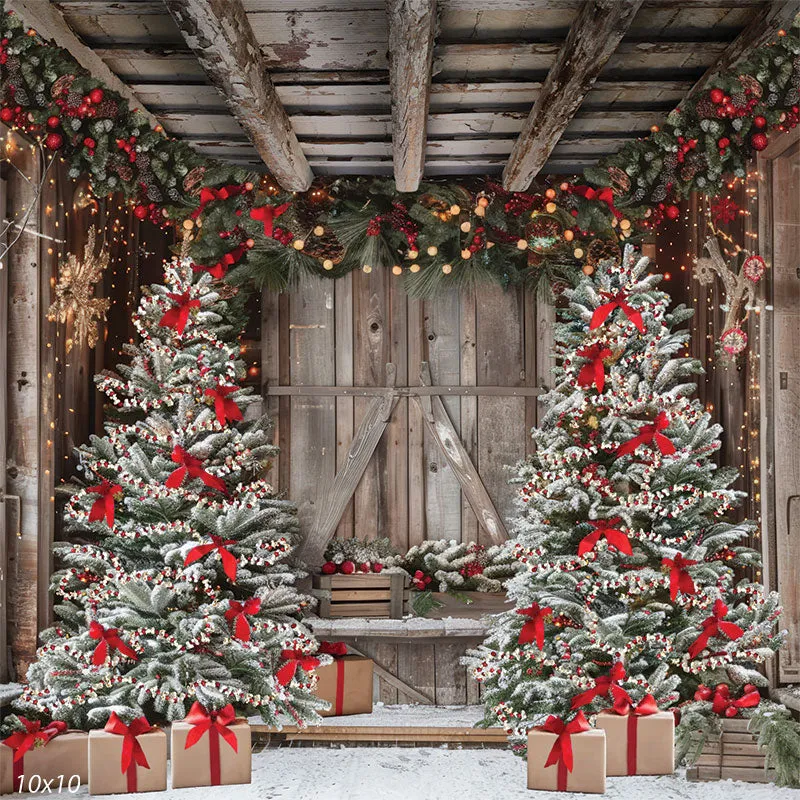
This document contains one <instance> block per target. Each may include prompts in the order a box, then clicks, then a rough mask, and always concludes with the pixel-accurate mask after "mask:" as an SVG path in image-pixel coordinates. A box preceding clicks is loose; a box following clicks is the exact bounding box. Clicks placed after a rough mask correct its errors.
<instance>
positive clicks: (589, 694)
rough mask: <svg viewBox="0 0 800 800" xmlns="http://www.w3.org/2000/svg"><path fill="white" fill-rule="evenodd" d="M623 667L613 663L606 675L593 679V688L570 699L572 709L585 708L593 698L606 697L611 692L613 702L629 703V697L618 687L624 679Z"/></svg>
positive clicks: (616, 662)
mask: <svg viewBox="0 0 800 800" xmlns="http://www.w3.org/2000/svg"><path fill="white" fill-rule="evenodd" d="M626 677H627V676H626V674H625V667H624V665H623V664H622V662H621V661H615V662H614V665H613V666H612V667H611V669H610V671H609V673H608V675H600V676H599V677H597V678H595V681H594V686H593V687H592V688H591V689H588V690H587V691H585V692H581V693H580V694H579V695H575V697H573V698H572V708H580V706H587V705H589V703H591V702H592V700H594V699H595V697H607V696H608V693H609V692H611V696H612V697H613V698H614V702H615V703H618V702H620V701H622V700H627V701H628V702H632V701H631V697H630V695H629V694H628V693H627V692H626V691H625V690H624V689H623V688H622V687H621V686H619V682H620V681H624V680H625V678H626Z"/></svg>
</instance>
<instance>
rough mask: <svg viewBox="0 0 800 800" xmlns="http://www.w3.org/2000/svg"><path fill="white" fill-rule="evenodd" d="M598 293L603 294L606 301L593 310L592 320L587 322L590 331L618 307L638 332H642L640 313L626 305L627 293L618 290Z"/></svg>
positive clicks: (597, 326)
mask: <svg viewBox="0 0 800 800" xmlns="http://www.w3.org/2000/svg"><path fill="white" fill-rule="evenodd" d="M600 294H601V295H603V297H605V298H606V299H607V300H608V302H607V303H603V305H601V306H598V307H597V308H596V309H595V310H594V314H592V321H591V322H590V323H589V330H590V331H593V330H594V329H595V328H599V327H600V326H601V325H602V324H603V323H604V322H605V321H606V320H607V319H608V318H609V316H611V312H612V311H614V309H615V308H618V309H620V310H621V311H622V312H623V313H624V314H625V316H626V317H627V318H628V319H629V320H630V321H631V322H632V323H633V324H634V325H635V326H636V327H637V328H638V329H639V332H640V333H644V322H643V321H642V315H641V314H640V313H639V312H638V311H636V310H635V309H633V308H631V307H630V305H628V302H627V301H628V295H626V294H625V292H621V291H620V292H617V293H616V294H611V293H610V292H600Z"/></svg>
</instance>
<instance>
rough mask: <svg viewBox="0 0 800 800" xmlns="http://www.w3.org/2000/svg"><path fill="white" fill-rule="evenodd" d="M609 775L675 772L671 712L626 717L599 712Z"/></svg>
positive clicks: (673, 717) (626, 715) (673, 721)
mask: <svg viewBox="0 0 800 800" xmlns="http://www.w3.org/2000/svg"><path fill="white" fill-rule="evenodd" d="M596 724H597V727H598V728H602V729H603V730H604V731H605V732H606V737H607V742H608V744H607V753H606V772H607V774H608V775H671V774H672V773H673V772H674V770H675V716H674V715H673V714H672V712H671V711H658V712H657V713H655V714H646V715H639V714H630V713H629V714H625V715H620V714H617V713H615V712H614V711H610V710H609V711H601V712H600V713H599V714H598V715H597V720H596Z"/></svg>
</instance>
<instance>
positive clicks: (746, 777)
mask: <svg viewBox="0 0 800 800" xmlns="http://www.w3.org/2000/svg"><path fill="white" fill-rule="evenodd" d="M747 723H748V720H746V719H724V720H722V735H721V736H720V738H719V739H716V740H714V741H711V740H709V741H707V742H706V744H705V746H704V747H703V751H702V753H701V754H700V757H699V758H698V759H697V761H696V762H695V764H694V766H692V767H690V768H689V769H687V770H686V779H687V780H689V781H719V780H726V779H727V778H730V779H731V780H734V781H750V782H751V783H770V782H771V781H773V780H774V779H775V773H774V771H773V770H770V771H769V772H767V770H766V769H765V761H766V756H765V754H764V751H763V750H760V749H759V747H758V745H757V744H756V741H757V740H756V737H755V736H753V734H752V733H749V732H748V730H747Z"/></svg>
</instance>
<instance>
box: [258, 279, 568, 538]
mask: <svg viewBox="0 0 800 800" xmlns="http://www.w3.org/2000/svg"><path fill="white" fill-rule="evenodd" d="M263 300H264V302H263V315H262V330H261V340H262V374H263V378H264V382H265V402H266V405H267V408H268V410H269V412H270V413H271V414H272V415H273V416H274V417H277V431H278V432H277V442H278V443H279V444H280V446H281V450H282V452H281V456H280V459H279V463H278V464H277V465H274V466H273V474H272V479H273V481H275V482H276V483H277V484H278V485H279V486H280V488H281V489H282V490H283V491H286V492H287V493H288V495H289V496H290V497H291V498H292V499H293V500H294V501H296V502H297V503H298V505H299V507H300V516H301V522H302V524H303V527H304V530H305V532H306V533H309V532H311V531H312V530H313V527H314V525H315V520H319V519H320V518H321V517H322V516H324V513H325V511H326V509H323V510H322V512H321V511H320V509H319V505H320V504H325V503H327V502H329V499H330V498H329V489H330V486H331V484H332V482H333V480H334V477H335V475H336V474H337V473H340V472H341V471H342V470H343V469H345V467H346V465H347V463H348V461H349V460H352V458H353V453H352V452H351V443H352V441H353V437H354V436H355V435H357V434H358V432H359V426H361V423H362V420H363V419H364V418H365V416H367V415H375V414H376V413H377V414H379V415H380V414H381V413H382V412H381V411H380V409H378V410H377V411H376V397H377V398H378V402H380V394H379V393H378V392H377V389H376V388H375V387H383V388H386V387H387V365H392V366H393V374H392V376H391V383H392V385H393V387H394V389H395V390H396V392H395V393H396V397H395V398H394V399H393V400H392V402H391V403H390V404H389V405H391V408H388V406H387V409H386V415H388V421H386V426H385V429H384V430H383V433H382V435H381V436H380V439H379V441H378V443H377V446H375V449H374V452H373V453H372V455H371V457H370V458H369V461H368V462H367V465H366V468H365V469H364V471H363V475H361V477H360V480H359V481H358V485H357V486H356V487H355V491H354V492H353V493H352V499H351V501H350V502H349V503H348V505H347V507H346V508H345V509H344V511H343V513H342V515H341V519H340V521H339V522H338V525H337V528H336V535H337V536H339V537H350V536H358V537H361V538H374V537H377V536H388V537H390V539H391V540H392V542H393V543H394V545H395V547H396V548H398V550H401V551H402V550H405V549H406V548H408V547H409V546H411V545H413V544H415V543H418V542H421V541H422V540H423V539H430V538H449V539H456V540H459V541H478V542H482V543H485V544H488V543H490V541H491V537H490V535H489V532H488V531H487V529H486V526H482V525H480V524H479V522H478V517H477V516H476V514H475V510H474V509H475V507H476V501H475V498H474V497H470V496H468V494H469V493H467V494H465V492H464V491H463V490H462V487H463V486H464V479H463V476H462V480H461V482H460V481H459V479H458V476H457V474H456V472H457V470H455V471H454V469H453V466H452V464H453V461H451V460H449V459H448V458H447V457H446V455H445V452H444V449H447V448H444V449H443V447H442V446H441V442H440V441H437V438H436V436H435V432H432V428H431V427H430V426H429V424H427V423H426V419H425V417H426V414H428V411H427V409H428V407H429V403H430V404H431V405H432V406H433V412H432V413H433V417H434V418H436V419H437V420H441V419H442V417H443V416H444V417H446V419H444V422H445V423H446V424H450V423H452V428H453V429H454V431H455V433H456V434H457V439H458V440H459V441H460V442H461V444H462V445H463V448H462V449H463V452H464V453H465V454H466V456H468V460H469V462H471V465H472V466H474V468H475V470H476V471H477V475H479V477H480V480H481V482H482V484H483V487H485V490H486V494H488V497H489V498H490V499H491V502H492V504H493V505H494V507H495V508H496V511H497V515H498V517H499V518H500V519H501V520H506V519H508V517H509V516H511V515H512V514H513V511H514V497H515V490H514V488H513V487H511V486H509V484H508V478H509V473H508V472H507V470H506V466H507V465H509V464H514V463H515V462H516V461H517V460H518V459H520V458H522V457H523V456H524V455H525V454H526V452H527V451H528V450H529V448H530V436H529V431H530V428H531V427H532V426H533V425H534V424H535V422H536V415H537V398H536V396H535V392H534V387H538V386H542V385H543V384H546V383H548V382H549V376H548V370H549V364H550V344H551V338H550V334H551V328H552V319H553V309H552V308H551V307H549V306H547V305H544V304H537V301H536V299H535V296H534V294H533V293H530V292H525V291H524V290H522V289H517V290H512V291H508V292H504V291H502V290H501V289H499V288H492V287H481V288H480V290H479V291H478V293H477V294H476V293H474V292H467V293H458V292H451V293H448V294H445V295H443V296H441V297H438V298H436V299H434V300H425V301H420V300H414V299H410V298H408V296H407V295H406V294H405V293H404V292H403V290H402V285H401V283H400V281H399V280H398V279H397V278H394V277H393V276H392V275H391V274H390V273H389V272H388V270H375V271H373V272H372V273H370V274H365V273H362V272H355V273H352V274H350V275H348V276H346V277H344V278H342V279H340V280H337V281H335V282H331V281H324V280H316V281H313V282H310V283H308V284H307V285H306V286H304V287H303V288H302V289H301V290H299V291H296V292H294V293H293V294H291V295H288V296H282V297H277V296H275V295H272V294H266V295H265V296H264V298H263ZM425 365H428V369H429V370H430V383H431V384H433V385H434V386H435V387H444V386H447V387H455V388H456V389H458V387H463V389H462V391H461V392H460V393H459V392H458V391H455V390H454V391H451V392H449V395H450V396H448V393H443V394H442V395H437V394H433V395H432V396H431V395H428V396H423V397H416V396H414V387H419V386H420V384H421V383H422V382H423V380H424V377H423V378H421V375H424V373H425V369H426V366H425ZM304 387H305V388H304ZM309 387H316V388H309ZM348 387H355V388H348ZM358 387H367V388H368V387H373V391H372V392H371V393H367V392H364V391H361V390H360V389H359V388H358ZM440 396H441V403H438V399H439V397H440ZM387 402H388V401H387ZM442 406H443V407H444V411H442ZM437 408H438V409H439V411H438V416H437ZM445 412H446V413H445ZM448 420H449V422H448ZM456 460H457V459H456ZM337 518H338V517H337Z"/></svg>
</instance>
